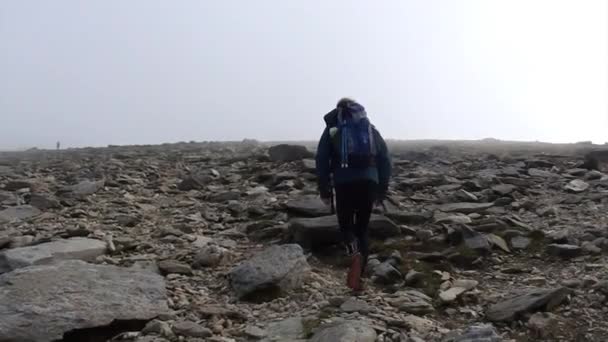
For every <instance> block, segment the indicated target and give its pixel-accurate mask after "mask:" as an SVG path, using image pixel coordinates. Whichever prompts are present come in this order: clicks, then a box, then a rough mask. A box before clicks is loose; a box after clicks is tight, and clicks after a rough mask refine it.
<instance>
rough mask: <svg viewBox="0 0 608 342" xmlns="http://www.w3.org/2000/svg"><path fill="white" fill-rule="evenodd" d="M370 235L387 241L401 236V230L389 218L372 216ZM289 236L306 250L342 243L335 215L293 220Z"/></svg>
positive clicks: (290, 224) (290, 223)
mask: <svg viewBox="0 0 608 342" xmlns="http://www.w3.org/2000/svg"><path fill="white" fill-rule="evenodd" d="M369 234H370V236H371V237H372V238H376V239H386V238H390V237H395V236H399V235H401V229H400V228H399V226H397V225H396V224H395V223H394V222H393V221H392V220H390V219H389V218H387V217H384V216H380V215H372V217H371V220H370V223H369ZM289 236H290V240H291V241H292V242H294V243H297V244H300V245H301V246H302V247H304V248H310V247H313V246H314V247H326V246H331V245H334V244H337V243H340V242H342V235H341V233H340V229H339V228H338V220H337V218H336V216H335V215H332V216H322V217H315V218H296V219H292V220H291V221H290V222H289Z"/></svg>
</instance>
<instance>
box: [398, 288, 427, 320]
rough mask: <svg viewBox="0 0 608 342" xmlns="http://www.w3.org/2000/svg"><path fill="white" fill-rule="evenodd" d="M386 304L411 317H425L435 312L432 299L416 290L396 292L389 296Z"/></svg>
mask: <svg viewBox="0 0 608 342" xmlns="http://www.w3.org/2000/svg"><path fill="white" fill-rule="evenodd" d="M387 301H388V303H389V304H390V305H391V306H393V307H396V308H398V309H399V310H401V311H404V312H407V313H410V314H413V315H425V314H429V313H432V312H434V311H435V308H434V307H433V304H432V301H433V300H432V299H431V298H430V297H429V296H427V295H425V294H424V293H421V292H419V291H416V290H407V291H398V292H396V293H394V294H392V295H390V296H389V298H388V299H387Z"/></svg>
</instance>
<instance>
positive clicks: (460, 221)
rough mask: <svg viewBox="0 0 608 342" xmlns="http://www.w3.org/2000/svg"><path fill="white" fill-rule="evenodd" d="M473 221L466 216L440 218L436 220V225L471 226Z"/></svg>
mask: <svg viewBox="0 0 608 342" xmlns="http://www.w3.org/2000/svg"><path fill="white" fill-rule="evenodd" d="M472 222H473V220H472V219H471V218H470V217H469V216H466V215H449V216H440V217H438V218H436V219H435V223H457V224H470V223H472Z"/></svg>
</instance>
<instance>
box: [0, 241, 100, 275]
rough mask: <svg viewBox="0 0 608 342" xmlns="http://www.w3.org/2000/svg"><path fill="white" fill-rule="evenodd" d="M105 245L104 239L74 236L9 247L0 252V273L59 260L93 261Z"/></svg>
mask: <svg viewBox="0 0 608 342" xmlns="http://www.w3.org/2000/svg"><path fill="white" fill-rule="evenodd" d="M106 246H107V245H106V243H105V242H104V241H100V240H95V239H87V238H78V237H76V238H71V239H66V240H56V241H51V242H47V243H42V244H39V245H34V246H28V247H20V248H13V249H9V250H6V251H4V252H2V253H0V274H2V273H5V272H10V271H12V270H15V269H18V268H22V267H27V266H31V265H40V264H50V263H53V262H57V261H60V260H70V259H78V260H83V261H93V260H95V258H97V257H98V256H100V255H103V254H104V253H105V252H106V248H107V247H106Z"/></svg>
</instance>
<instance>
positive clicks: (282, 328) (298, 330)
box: [261, 317, 308, 342]
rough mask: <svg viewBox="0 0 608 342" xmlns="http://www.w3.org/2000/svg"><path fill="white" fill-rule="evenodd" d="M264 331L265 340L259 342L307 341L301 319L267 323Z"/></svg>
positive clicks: (294, 318) (295, 318)
mask: <svg viewBox="0 0 608 342" xmlns="http://www.w3.org/2000/svg"><path fill="white" fill-rule="evenodd" d="M265 330H266V338H264V339H263V340H262V341H261V342H276V341H294V342H296V341H298V342H299V341H302V342H305V341H308V339H306V329H305V327H304V320H303V319H302V317H291V318H287V319H285V320H282V321H278V322H272V323H269V324H268V326H267V327H266V329H265Z"/></svg>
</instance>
